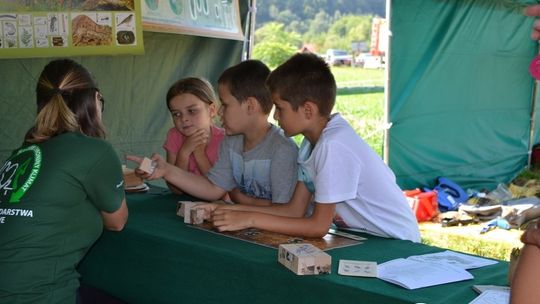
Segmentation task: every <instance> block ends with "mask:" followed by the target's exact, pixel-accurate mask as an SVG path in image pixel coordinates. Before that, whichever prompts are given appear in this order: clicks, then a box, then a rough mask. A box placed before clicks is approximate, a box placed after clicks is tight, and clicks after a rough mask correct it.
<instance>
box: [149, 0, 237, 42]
mask: <svg viewBox="0 0 540 304" xmlns="http://www.w3.org/2000/svg"><path fill="white" fill-rule="evenodd" d="M141 3H142V4H141V5H142V20H143V27H144V30H145V31H155V32H167V33H178V34H187V35H196V36H206V37H214V38H224V39H234V40H243V39H244V35H243V33H242V29H241V25H240V15H239V14H240V13H239V7H238V0H141Z"/></svg>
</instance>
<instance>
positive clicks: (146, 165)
mask: <svg viewBox="0 0 540 304" xmlns="http://www.w3.org/2000/svg"><path fill="white" fill-rule="evenodd" d="M139 169H141V170H142V171H144V172H146V173H148V174H152V173H154V170H155V169H156V164H155V162H154V161H153V160H151V159H150V158H148V157H145V158H143V160H142V162H141V164H140V165H139Z"/></svg>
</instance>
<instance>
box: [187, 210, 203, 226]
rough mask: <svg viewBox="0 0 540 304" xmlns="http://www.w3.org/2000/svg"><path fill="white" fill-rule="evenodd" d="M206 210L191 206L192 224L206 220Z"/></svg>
mask: <svg viewBox="0 0 540 304" xmlns="http://www.w3.org/2000/svg"><path fill="white" fill-rule="evenodd" d="M204 212H205V211H204V210H203V209H197V208H195V209H194V208H191V210H190V213H191V214H190V215H191V224H193V225H199V224H202V223H203V222H204Z"/></svg>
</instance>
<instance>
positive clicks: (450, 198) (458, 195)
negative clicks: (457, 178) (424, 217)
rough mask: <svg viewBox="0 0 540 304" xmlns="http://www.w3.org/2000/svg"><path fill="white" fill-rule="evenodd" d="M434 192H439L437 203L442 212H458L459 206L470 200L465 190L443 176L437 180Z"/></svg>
mask: <svg viewBox="0 0 540 304" xmlns="http://www.w3.org/2000/svg"><path fill="white" fill-rule="evenodd" d="M433 190H436V191H437V201H438V204H439V210H440V211H441V212H446V211H454V210H457V209H458V207H459V205H461V204H462V203H464V202H466V201H467V199H468V198H469V196H468V195H467V192H465V190H463V188H461V187H460V186H459V185H458V184H456V183H454V182H453V181H451V180H449V179H448V178H446V177H442V176H440V177H438V178H437V185H436V186H435V188H433Z"/></svg>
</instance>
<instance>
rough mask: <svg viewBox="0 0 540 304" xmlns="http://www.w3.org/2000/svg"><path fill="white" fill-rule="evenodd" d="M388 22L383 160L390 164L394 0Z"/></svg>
mask: <svg viewBox="0 0 540 304" xmlns="http://www.w3.org/2000/svg"><path fill="white" fill-rule="evenodd" d="M386 24H387V28H388V32H387V35H385V37H386V39H387V44H386V45H387V49H386V54H385V57H386V59H385V61H386V62H385V65H386V66H385V69H384V116H383V117H384V135H383V136H384V143H383V160H384V162H385V163H386V164H388V156H389V155H388V154H389V149H390V147H389V143H390V140H389V133H390V132H389V131H390V127H391V125H392V123H391V122H390V116H389V112H390V68H391V66H390V55H391V54H390V50H391V49H392V48H391V43H392V30H391V29H392V26H391V25H392V0H386Z"/></svg>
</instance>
